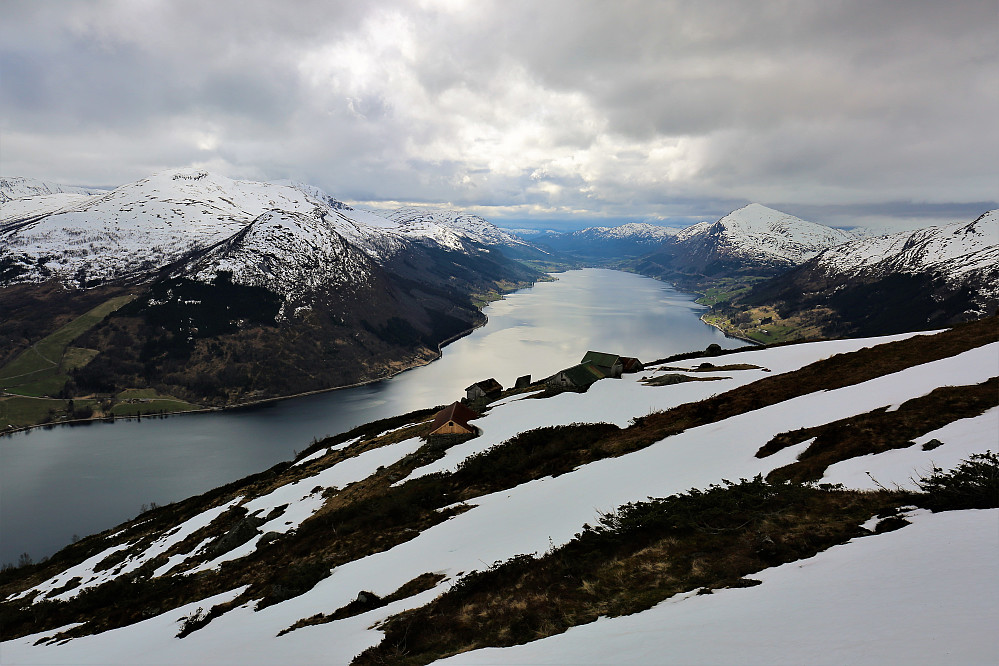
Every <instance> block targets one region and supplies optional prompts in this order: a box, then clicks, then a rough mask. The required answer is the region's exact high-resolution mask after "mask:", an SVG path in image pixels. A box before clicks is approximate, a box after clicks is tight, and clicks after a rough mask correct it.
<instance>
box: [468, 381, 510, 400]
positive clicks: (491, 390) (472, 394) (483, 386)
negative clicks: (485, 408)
mask: <svg viewBox="0 0 999 666" xmlns="http://www.w3.org/2000/svg"><path fill="white" fill-rule="evenodd" d="M502 392H503V387H502V386H501V385H500V383H499V382H498V381H496V380H495V379H493V378H492V377H490V378H489V379H483V380H482V381H481V382H475V383H474V384H472V385H471V386H469V387H467V388H466V389H465V398H466V399H467V400H468V401H469V402H474V401H475V400H481V399H483V398H498V397H499V394H500V393H502Z"/></svg>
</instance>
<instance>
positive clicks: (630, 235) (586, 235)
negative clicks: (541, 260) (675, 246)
mask: <svg viewBox="0 0 999 666" xmlns="http://www.w3.org/2000/svg"><path fill="white" fill-rule="evenodd" d="M679 232H680V229H677V228H673V227H660V226H656V225H654V224H648V223H645V222H629V223H627V224H622V225H620V226H617V227H590V228H588V229H582V230H580V231H571V232H564V233H559V232H547V233H544V234H540V235H536V236H534V237H532V238H531V240H532V241H534V242H536V243H539V244H543V245H545V246H547V247H550V248H552V249H553V250H555V251H557V252H560V253H565V254H569V255H572V256H576V257H579V258H585V259H591V260H592V259H597V260H601V259H602V260H608V259H622V258H628V257H639V256H641V255H644V254H647V253H649V252H651V251H652V250H654V249H656V248H658V247H660V246H661V245H662V244H663V243H665V242H667V241H668V240H669V239H670V238H671V237H673V236H675V235H676V234H677V233H679Z"/></svg>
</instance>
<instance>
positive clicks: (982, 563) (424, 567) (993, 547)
mask: <svg viewBox="0 0 999 666" xmlns="http://www.w3.org/2000/svg"><path fill="white" fill-rule="evenodd" d="M997 353H999V341H997V340H996V327H995V321H994V320H992V321H986V322H979V323H976V324H971V325H969V326H964V327H960V328H958V329H955V330H952V331H944V332H941V333H938V334H933V335H928V334H927V335H919V334H911V333H908V334H904V335H897V336H892V337H883V338H877V339H854V340H837V341H829V342H819V343H808V344H799V345H790V346H781V347H774V348H770V349H765V350H759V349H756V350H751V351H745V350H744V351H737V352H734V353H732V354H730V355H728V354H727V355H725V356H723V357H718V356H714V357H707V358H683V359H673V360H672V361H670V362H660V363H653V364H651V365H652V367H650V368H646V370H645V371H644V372H642V373H639V374H633V375H625V376H624V377H623V378H621V379H618V380H614V379H604V380H601V381H598V382H597V383H595V384H593V385H592V386H591V387H590V388H589V390H588V391H587V392H585V393H575V392H567V393H560V394H557V395H554V396H550V397H547V398H544V399H537V398H541V397H543V396H541V395H540V394H537V393H535V394H528V395H526V396H525V395H523V394H518V395H508V396H506V397H504V398H502V399H500V400H498V401H496V402H493V403H492V405H491V406H490V408H489V409H488V411H487V412H486V414H485V416H483V417H482V418H479V419H476V420H474V421H473V422H472V423H473V424H474V425H475V426H476V427H477V428H478V436H477V437H474V438H472V439H466V440H464V441H450V442H445V443H442V442H434V441H428V440H427V439H425V438H426V437H427V435H428V433H429V430H430V428H431V426H430V423H431V421H432V419H433V410H427V411H426V412H420V413H413V414H410V415H407V416H404V417H399V418H397V419H391V420H386V421H384V422H380V423H376V424H370V425H368V426H362V427H361V428H358V429H356V430H355V431H352V432H350V433H343V434H341V435H338V436H337V437H334V438H331V439H328V440H325V441H322V442H318V443H316V444H315V445H314V446H312V447H311V448H310V449H309V450H307V451H305V452H303V453H302V454H301V455H300V456H299V457H298V458H297V460H296V461H295V462H294V463H293V464H292V463H287V464H283V465H280V466H277V467H274V468H272V469H271V470H269V471H267V472H264V473H262V474H258V475H255V476H253V477H248V478H247V479H245V480H244V481H241V482H236V483H233V484H230V485H228V486H226V487H224V488H219V489H216V490H215V491H212V492H209V493H206V494H205V495H203V496H200V497H197V498H191V499H189V500H186V501H184V502H179V503H177V504H174V505H169V506H166V507H160V508H158V509H155V510H153V511H151V512H149V513H147V514H143V515H142V516H140V517H139V518H138V519H136V520H135V521H132V522H130V523H127V524H124V525H121V526H119V527H118V528H116V529H113V530H109V531H107V532H105V533H102V534H99V535H95V536H92V537H88V538H85V539H83V540H81V541H80V542H78V543H76V544H73V545H71V546H68V547H67V548H66V549H64V550H63V551H61V552H60V553H58V554H56V556H54V557H53V558H51V560H50V561H48V562H46V563H42V564H38V565H33V566H28V567H25V568H23V569H19V570H16V571H14V572H8V573H7V574H6V576H5V577H4V578H3V579H2V582H0V586H2V587H0V597H2V599H3V601H2V602H0V605H2V607H3V608H2V610H3V612H4V618H5V623H4V632H5V636H4V639H5V640H4V642H3V644H2V651H3V655H4V663H5V664H6V663H11V664H48V665H52V664H81V663H103V664H132V665H136V666H141V665H142V664H161V663H239V664H274V663H295V664H312V663H337V664H347V663H351V662H352V661H353V660H355V659H356V661H355V662H354V663H358V664H375V663H393V662H397V661H398V660H399V658H401V657H403V656H404V657H405V658H406V663H429V662H435V663H436V660H438V659H441V658H445V659H444V660H443V662H441V663H449V664H539V663H549V664H555V663H592V664H610V663H615V664H636V665H637V664H648V663H705V664H706V663H753V664H771V663H809V664H840V663H844V662H848V663H854V664H871V665H873V664H883V663H887V662H900V663H962V664H973V663H974V664H978V663H982V664H984V663H990V662H991V661H992V660H993V658H994V656H995V654H996V650H997V649H999V643H997V639H996V633H995V631H994V627H995V624H996V622H997V621H999V604H997V602H996V599H999V578H997V577H996V576H995V571H996V567H997V566H999V533H997V532H996V530H995V525H996V522H997V520H999V510H997V509H995V508H986V507H995V506H996V496H995V493H994V489H993V490H992V491H991V492H989V490H988V487H987V486H985V485H984V484H983V485H981V486H980V488H979V490H978V491H977V494H976V493H969V494H968V495H967V497H970V499H956V500H952V501H955V504H954V505H946V506H942V505H940V504H939V503H937V502H936V500H934V498H935V497H936V496H935V495H932V493H931V494H930V495H925V494H921V493H914V494H911V493H910V494H906V493H903V492H889V491H885V490H884V489H885V488H890V489H898V490H900V491H916V490H918V488H917V487H916V484H915V482H914V481H913V479H914V478H915V479H918V478H919V477H920V476H923V475H928V474H930V473H931V472H932V471H933V469H934V468H935V467H939V468H943V469H952V468H954V467H956V466H958V465H959V464H960V463H961V461H962V460H967V459H968V458H969V456H971V455H974V454H983V453H984V452H985V451H986V450H987V449H989V448H991V447H994V445H995V441H996V437H997V436H999V426H997V424H999V420H997V419H999V412H997V409H999V407H997V406H996V396H997V393H996V390H995V382H996V365H995V359H996V354H997ZM687 356H693V355H687ZM523 370H525V369H516V368H508V369H507V371H508V372H510V373H511V375H516V374H520V372H521V371H523ZM698 380H702V381H698ZM703 380H711V381H703ZM536 388H540V387H536ZM455 397H458V396H455ZM525 398H526V399H525ZM531 398H535V399H531ZM504 456H505V457H504ZM499 461H503V464H498V463H499ZM993 465H994V462H993ZM992 473H993V474H994V467H993V468H992ZM758 475H765V476H767V478H769V479H771V483H770V484H769V485H767V484H764V482H763V481H762V479H757V480H755V481H747V479H753V478H754V477H757V476H758ZM802 475H804V478H812V479H814V480H816V481H819V482H822V483H824V484H843V486H844V488H840V489H837V488H836V487H833V486H825V487H819V486H811V485H798V484H796V483H784V482H783V481H782V479H788V478H791V479H796V478H802ZM975 478H977V479H979V480H981V479H983V478H984V477H975ZM724 479H742V480H743V481H741V482H737V483H733V482H731V481H723V480H724ZM975 485H976V482H975V481H974V480H969V482H967V485H965V486H964V490H965V492H966V493H967V492H968V488H969V487H974V486H975ZM691 488H695V489H699V490H697V491H691V492H690V493H689V494H687V495H685V496H681V495H679V494H682V493H686V492H687V491H688V490H689V489H691ZM856 491H860V492H856ZM740 493H745V494H740ZM753 493H758V494H753ZM653 497H655V498H666V497H672V498H677V497H679V499H675V500H670V501H674V502H675V504H669V503H668V502H667V501H666V500H652V501H650V500H649V498H653ZM980 501H984V504H980V503H979V502H980ZM664 502H666V503H665V504H664ZM672 506H676V507H677V509H678V510H676V511H670V510H668V507H672ZM692 506H699V507H701V510H700V511H698V512H694V513H692V514H691V513H688V512H685V511H683V510H680V509H689V507H692ZM917 506H927V507H929V508H932V509H933V511H935V512H931V511H929V510H927V509H925V508H916V507H917ZM618 507H620V509H619V510H617V511H615V509H616V508H618ZM663 507H666V508H663ZM972 507H974V508H972ZM943 509H946V510H943ZM590 525H599V526H600V527H598V528H592V527H590ZM494 562H495V563H499V562H505V564H503V565H501V566H497V565H491V563H494ZM469 574H471V575H469ZM537 581H543V584H539V583H538V582H537ZM369 649H371V650H372V651H371V652H367V653H365V651H366V650H369ZM362 653H365V654H362Z"/></svg>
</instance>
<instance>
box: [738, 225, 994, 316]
mask: <svg viewBox="0 0 999 666" xmlns="http://www.w3.org/2000/svg"><path fill="white" fill-rule="evenodd" d="M737 304H738V306H737V307H736V308H734V309H733V310H738V311H750V310H751V311H752V312H753V316H754V317H757V316H758V315H759V313H770V314H771V316H772V317H773V319H774V321H773V322H772V323H770V324H768V325H769V326H771V327H772V326H775V325H776V326H780V325H781V323H780V322H781V320H790V321H805V320H812V321H814V322H815V323H816V326H817V327H818V332H819V333H820V334H822V335H827V336H837V335H872V334H884V333H896V332H901V331H908V330H924V329H928V328H933V327H940V326H946V325H950V324H953V323H956V322H960V321H968V320H972V319H978V318H981V317H983V316H987V315H990V314H994V313H995V312H996V308H997V307H999V212H997V211H989V212H987V213H985V214H984V215H982V216H981V217H979V218H978V219H976V220H974V221H973V222H970V223H966V222H959V223H955V224H951V225H946V226H941V227H929V228H925V229H920V230H917V231H914V232H904V233H898V234H893V235H889V236H881V237H877V238H866V239H862V240H856V241H852V242H850V243H846V244H843V245H840V246H838V247H835V248H830V249H828V250H824V251H823V252H821V253H820V254H819V255H817V256H816V257H814V258H812V259H811V260H809V261H807V262H805V263H804V264H802V265H801V266H799V267H797V268H795V269H793V270H791V271H789V272H787V273H785V274H784V275H781V276H779V277H777V278H775V279H773V280H771V281H769V282H766V283H762V284H759V285H757V286H755V288H754V289H753V290H752V291H750V292H748V293H747V294H745V295H744V296H743V297H742V298H741V299H739V300H738V301H737ZM735 316H737V315H736V314H733V313H732V312H729V318H730V319H731V318H734V317H735Z"/></svg>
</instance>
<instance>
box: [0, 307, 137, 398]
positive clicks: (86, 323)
mask: <svg viewBox="0 0 999 666" xmlns="http://www.w3.org/2000/svg"><path fill="white" fill-rule="evenodd" d="M132 298H133V297H132V296H131V295H125V296H118V297H116V298H112V299H110V300H108V301H106V302H104V303H101V304H100V305H98V306H97V307H96V308H94V309H93V310H90V311H89V312H87V313H85V314H82V315H80V316H79V317H77V318H76V319H74V320H73V321H71V322H69V323H68V324H66V325H64V326H62V327H61V328H59V329H58V330H56V331H55V332H54V333H51V334H50V335H47V336H46V337H44V338H42V339H41V340H39V341H38V342H36V343H35V344H33V345H32V346H31V347H30V348H28V349H25V350H24V351H23V352H21V354H19V355H18V356H17V357H16V358H15V359H14V360H13V361H11V362H10V363H8V364H7V365H5V366H4V367H3V368H0V390H6V391H9V392H11V393H17V394H18V395H25V396H36V397H40V396H47V395H48V396H51V395H55V394H57V393H58V392H59V391H60V390H61V389H62V387H63V386H65V385H66V382H67V381H68V380H69V376H68V375H67V374H66V373H67V372H68V371H69V370H72V369H74V368H79V367H82V366H84V365H86V364H87V363H89V362H90V361H91V360H92V359H93V358H94V356H96V355H97V352H96V351H95V350H93V349H83V348H80V347H70V346H69V344H70V343H71V342H73V340H75V339H76V338H78V337H80V336H81V335H83V334H84V333H86V332H87V331H89V330H90V329H91V328H93V327H94V326H95V325H97V324H98V323H99V322H100V321H101V320H103V319H104V318H105V317H106V316H108V315H109V314H111V313H112V312H114V311H115V310H117V309H118V308H120V307H121V306H122V305H124V304H125V303H127V302H128V301H130V300H132Z"/></svg>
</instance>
